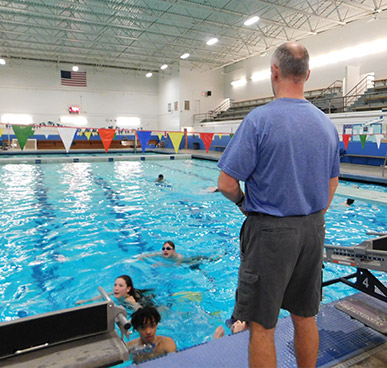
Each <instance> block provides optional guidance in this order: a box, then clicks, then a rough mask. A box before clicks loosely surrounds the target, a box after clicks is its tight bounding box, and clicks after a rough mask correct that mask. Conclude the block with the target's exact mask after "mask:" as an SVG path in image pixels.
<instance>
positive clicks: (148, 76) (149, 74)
mask: <svg viewBox="0 0 387 368" xmlns="http://www.w3.org/2000/svg"><path fill="white" fill-rule="evenodd" d="M152 75H153V74H152V73H151V72H149V73H146V74H145V76H146V77H147V78H150V77H151V76H152Z"/></svg>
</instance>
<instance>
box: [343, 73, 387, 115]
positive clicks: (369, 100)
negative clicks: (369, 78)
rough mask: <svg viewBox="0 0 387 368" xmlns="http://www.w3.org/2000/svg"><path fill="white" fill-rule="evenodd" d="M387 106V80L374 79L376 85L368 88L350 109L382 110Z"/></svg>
mask: <svg viewBox="0 0 387 368" xmlns="http://www.w3.org/2000/svg"><path fill="white" fill-rule="evenodd" d="M385 108H387V80H386V79H379V80H375V81H374V87H373V88H368V89H367V90H366V91H365V93H364V94H363V95H362V96H360V97H359V99H358V100H357V101H356V102H355V103H354V104H352V105H351V106H350V107H349V110H350V111H368V110H381V109H385Z"/></svg>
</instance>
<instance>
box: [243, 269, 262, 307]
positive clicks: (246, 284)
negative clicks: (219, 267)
mask: <svg viewBox="0 0 387 368" xmlns="http://www.w3.org/2000/svg"><path fill="white" fill-rule="evenodd" d="M258 281H259V274H257V273H255V272H253V271H251V270H240V271H239V282H238V304H241V305H249V304H251V302H252V301H253V300H254V299H255V297H256V295H257V287H258Z"/></svg>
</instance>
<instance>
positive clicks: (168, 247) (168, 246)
mask: <svg viewBox="0 0 387 368" xmlns="http://www.w3.org/2000/svg"><path fill="white" fill-rule="evenodd" d="M175 248H176V247H175V243H174V242H173V241H171V240H167V241H166V242H165V243H164V244H163V247H162V248H161V252H155V253H150V254H140V255H139V256H138V257H137V259H140V260H141V259H144V258H150V257H163V258H168V259H170V260H174V261H177V262H181V261H182V259H183V258H184V257H183V256H182V255H181V254H180V253H176V249H175Z"/></svg>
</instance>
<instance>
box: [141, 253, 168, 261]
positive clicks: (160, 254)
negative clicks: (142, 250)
mask: <svg viewBox="0 0 387 368" xmlns="http://www.w3.org/2000/svg"><path fill="white" fill-rule="evenodd" d="M162 254H163V253H161V252H156V253H149V254H140V255H139V256H137V258H136V259H138V260H142V259H144V258H151V257H160V256H162Z"/></svg>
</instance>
